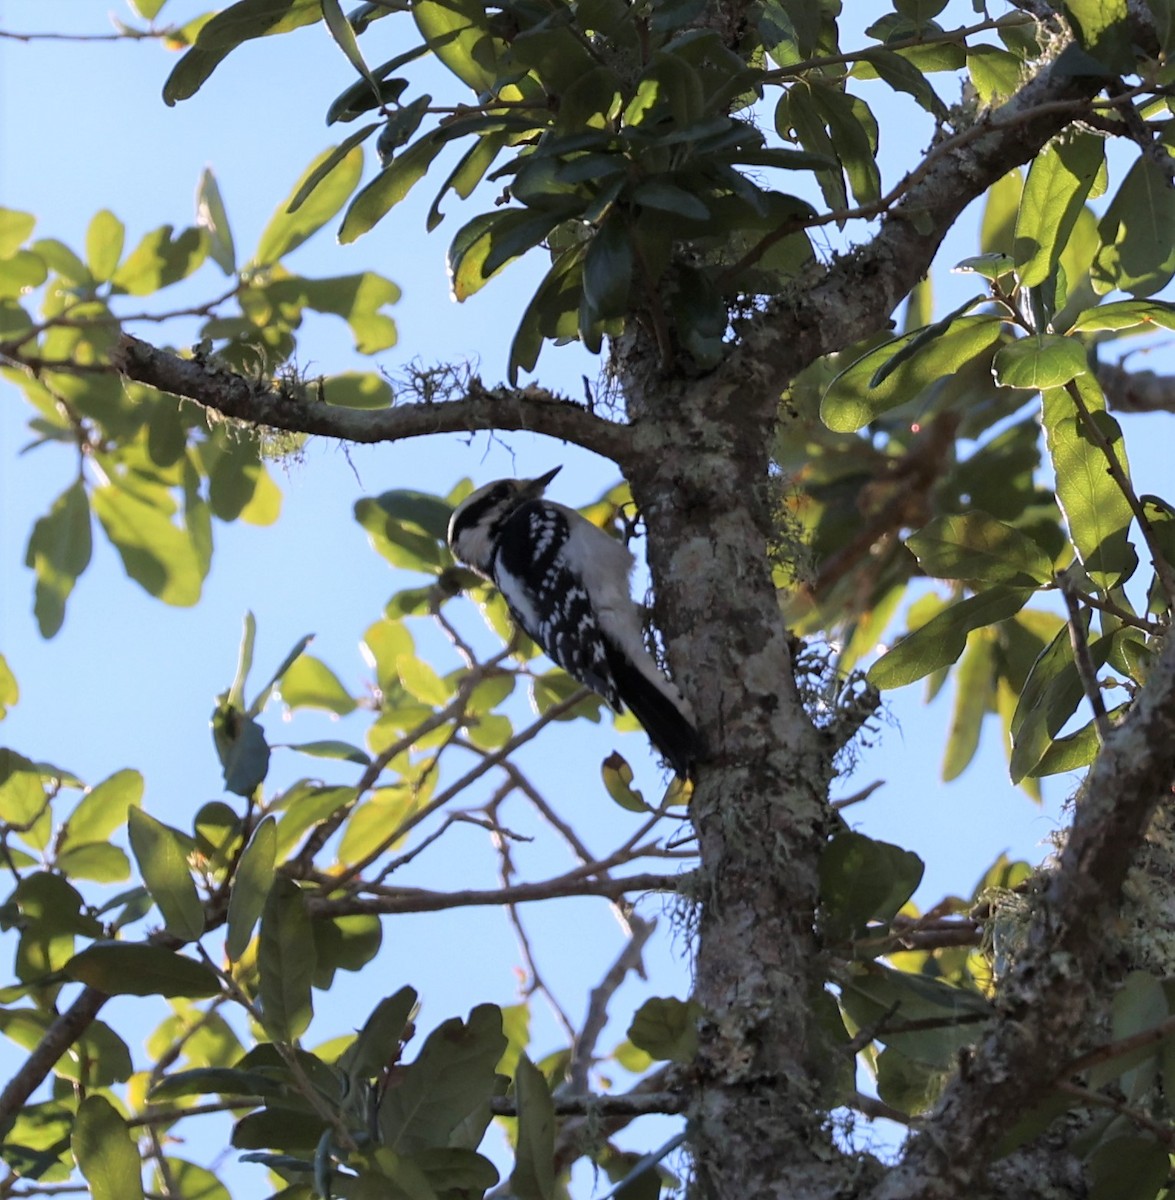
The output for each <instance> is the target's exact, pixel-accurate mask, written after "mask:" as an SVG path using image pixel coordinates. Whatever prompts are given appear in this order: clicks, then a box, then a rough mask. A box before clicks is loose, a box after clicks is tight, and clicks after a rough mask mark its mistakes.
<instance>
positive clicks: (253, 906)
mask: <svg viewBox="0 0 1175 1200" xmlns="http://www.w3.org/2000/svg"><path fill="white" fill-rule="evenodd" d="M276 853H277V822H276V821H275V820H274V818H273V817H272V816H267V817H266V818H265V819H264V820H263V821H262V822H261V824H260V825H258V826H257V828H256V829H255V830H254V831H253V836H252V837H251V838H250V839H249V844H248V845H247V846H246V847H245V849H244V851H243V852H242V854H241V858H240V861H239V862H238V863H237V869H236V871H235V873H234V874H233V885H232V892H231V893H230V894H229V901H228V934H227V936H226V937H225V943H224V945H225V953H226V954H227V955H228V957H229V958H230V959H231V960H232V961H233V962H235V961H237V960H238V959H239V958H240V957H241V955H242V954H244V953H245V950H246V949H247V948H248V945H249V942H250V940H251V939H252V937H253V927H254V926H255V925H256V924H257V922H258V920H259V919H260V918H261V912H262V909H263V908H264V907H265V900H266V897H267V896H268V895H269V889H270V887H271V885H272V884H273V877H274V876H273V870H274V863H275V862H276Z"/></svg>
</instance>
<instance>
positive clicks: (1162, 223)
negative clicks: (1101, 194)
mask: <svg viewBox="0 0 1175 1200" xmlns="http://www.w3.org/2000/svg"><path fill="white" fill-rule="evenodd" d="M1098 233H1099V235H1100V237H1101V241H1102V248H1101V250H1099V251H1098V255H1097V258H1096V259H1095V260H1094V265H1093V283H1094V286H1095V287H1096V288H1097V290H1098V291H1100V292H1108V291H1109V290H1110V289H1111V288H1120V289H1121V290H1122V291H1124V292H1129V293H1130V294H1131V295H1132V296H1138V297H1145V296H1153V295H1154V294H1155V293H1156V292H1158V291H1160V290H1161V289H1162V288H1164V287H1166V285H1167V284H1168V283H1169V282H1170V280H1171V277H1172V276H1173V275H1175V194H1173V193H1172V190H1171V188H1170V186H1169V185H1168V182H1167V178H1166V176H1165V175H1164V174H1163V172H1162V171H1160V170H1159V168H1158V167H1157V166H1155V164H1154V163H1153V162H1151V160H1150V159H1149V158H1146V157H1142V158H1139V159H1138V161H1137V162H1135V164H1134V166H1133V167H1131V168H1130V171H1129V172H1128V173H1127V175H1126V178H1125V179H1124V180H1123V181H1122V185H1121V187H1119V188H1118V192H1117V194H1116V195H1115V196H1114V198H1113V200H1111V201H1110V206H1109V208H1107V209H1106V215H1105V216H1104V217H1102V219H1101V221H1100V223H1099V224H1098Z"/></svg>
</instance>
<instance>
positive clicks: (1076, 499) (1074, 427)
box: [1045, 393, 1135, 588]
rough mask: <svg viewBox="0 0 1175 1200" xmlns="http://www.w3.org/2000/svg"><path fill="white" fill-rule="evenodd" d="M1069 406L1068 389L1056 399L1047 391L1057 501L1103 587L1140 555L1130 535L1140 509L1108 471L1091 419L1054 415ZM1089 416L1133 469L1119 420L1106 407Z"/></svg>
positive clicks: (1088, 567)
mask: <svg viewBox="0 0 1175 1200" xmlns="http://www.w3.org/2000/svg"><path fill="white" fill-rule="evenodd" d="M1066 410H1067V411H1068V412H1072V411H1073V406H1072V401H1071V400H1069V398H1068V396H1067V395H1065V394H1064V393H1060V394H1059V395H1058V396H1057V397H1056V402H1055V404H1054V403H1053V402H1052V401H1050V400H1049V399H1048V398H1047V397H1046V404H1045V413H1046V416H1045V438H1046V442H1047V445H1048V450H1049V454H1050V455H1051V456H1052V460H1053V472H1054V474H1055V476H1056V494H1057V503H1058V504H1059V505H1060V507H1061V511H1062V512H1063V513H1064V514H1065V520H1066V522H1067V523H1068V526H1069V536H1070V538H1071V539H1072V541H1073V545H1074V547H1075V549H1076V550H1077V554H1078V557H1079V558H1080V559H1081V564H1082V566H1083V567H1084V568H1085V571H1086V574H1088V575H1089V577H1090V578H1091V579H1092V580H1093V581H1094V583H1095V584H1096V585H1097V586H1098V587H1099V588H1110V587H1113V586H1115V585H1116V584H1117V583H1118V582H1119V581H1120V580H1121V579H1122V577H1123V575H1124V574H1126V573H1127V572H1128V571H1129V570H1130V569H1131V567H1132V565H1133V563H1134V561H1135V559H1134V555H1133V551H1132V549H1131V546H1130V539H1129V534H1130V523H1131V521H1132V520H1133V518H1134V513H1133V511H1132V510H1131V508H1130V504H1129V502H1128V501H1127V499H1126V497H1125V496H1124V495H1123V494H1122V489H1121V488H1120V487H1119V486H1118V485H1117V484H1116V483H1115V482H1114V480H1113V479H1112V478H1111V477H1110V475H1109V474H1108V472H1107V459H1106V455H1105V453H1104V452H1103V451H1102V449H1101V448H1100V447H1099V446H1098V445H1097V443H1096V442H1095V441H1094V439H1093V436H1092V434H1091V431H1090V428H1089V425H1088V424H1087V421H1086V419H1085V418H1082V417H1077V416H1064V415H1059V416H1054V415H1052V414H1053V413H1054V412H1055V413H1058V414H1060V413H1064V412H1065V411H1066ZM1089 420H1090V421H1092V422H1093V423H1094V424H1095V425H1096V426H1097V428H1098V430H1099V431H1100V434H1101V437H1102V438H1103V439H1104V440H1105V441H1106V442H1107V443H1108V444H1109V446H1110V452H1111V453H1112V454H1114V455H1115V456H1116V458H1117V460H1118V462H1119V463H1120V464H1121V466H1122V469H1123V471H1124V472H1125V473H1126V474H1127V475H1129V469H1128V468H1127V466H1126V463H1125V459H1124V455H1125V447H1124V445H1123V442H1122V429H1121V427H1120V426H1119V424H1118V422H1117V421H1115V420H1114V418H1113V417H1111V416H1110V415H1109V414H1108V413H1104V412H1093V413H1090V416H1089Z"/></svg>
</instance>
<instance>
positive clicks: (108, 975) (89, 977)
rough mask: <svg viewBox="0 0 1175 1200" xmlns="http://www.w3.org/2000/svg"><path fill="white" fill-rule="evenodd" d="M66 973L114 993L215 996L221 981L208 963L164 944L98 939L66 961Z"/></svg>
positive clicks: (191, 996) (80, 980)
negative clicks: (142, 943) (163, 945)
mask: <svg viewBox="0 0 1175 1200" xmlns="http://www.w3.org/2000/svg"><path fill="white" fill-rule="evenodd" d="M65 971H66V974H68V975H70V976H71V977H72V978H74V979H76V980H78V981H79V982H81V983H88V984H89V985H90V986H91V987H94V988H97V989H98V990H99V991H101V992H107V993H109V994H110V995H112V996H165V997H176V996H183V997H186V998H188V999H190V1000H198V999H200V998H202V997H205V996H215V995H216V994H217V993H218V992H219V991H220V981H219V980H218V979H217V977H216V975H215V974H214V973H213V972H212V971H211V970H209V969H208V967H206V966H204V964H203V963H198V962H194V961H193V960H192V959H190V958H184V957H183V956H182V955H179V954H176V953H174V952H173V951H171V950H165V949H164V948H163V947H162V946H148V945H137V944H135V943H133V942H96V943H95V944H94V945H92V946H90V947H89V948H88V949H86V950H83V951H82V952H81V953H80V954H75V955H74V957H73V958H71V959H70V960H69V962H67V963H66V964H65Z"/></svg>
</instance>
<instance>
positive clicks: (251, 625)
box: [226, 610, 257, 710]
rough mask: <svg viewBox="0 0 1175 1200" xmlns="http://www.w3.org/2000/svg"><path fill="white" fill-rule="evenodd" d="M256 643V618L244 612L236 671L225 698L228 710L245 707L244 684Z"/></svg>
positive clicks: (250, 666)
mask: <svg viewBox="0 0 1175 1200" xmlns="http://www.w3.org/2000/svg"><path fill="white" fill-rule="evenodd" d="M256 641H257V618H256V617H255V616H254V615H253V613H252V612H251V611H249V610H246V612H245V616H244V619H243V620H242V622H241V645H240V647H239V649H238V650H237V670H236V674H235V675H234V676H233V682H232V686H231V687H230V688H229V690H228V696H227V698H226V703H227V704H228V706H229V707H230V708H235V709H242V710H243V709H244V707H245V684H246V683H248V681H249V672H250V671H251V670H252V669H253V647H254V645H255V644H256Z"/></svg>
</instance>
